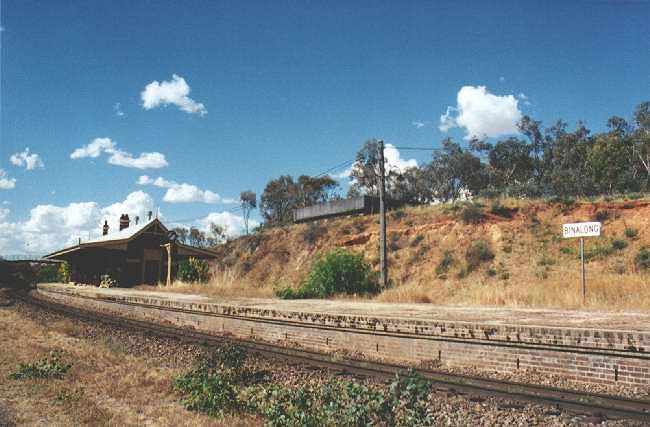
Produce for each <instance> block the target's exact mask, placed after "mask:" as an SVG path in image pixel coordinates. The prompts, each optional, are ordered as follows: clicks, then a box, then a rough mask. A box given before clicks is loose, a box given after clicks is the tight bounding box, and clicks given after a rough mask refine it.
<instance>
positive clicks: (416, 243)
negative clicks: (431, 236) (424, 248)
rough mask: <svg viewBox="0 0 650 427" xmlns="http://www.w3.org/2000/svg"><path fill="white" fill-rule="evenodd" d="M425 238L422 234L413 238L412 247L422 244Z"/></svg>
mask: <svg viewBox="0 0 650 427" xmlns="http://www.w3.org/2000/svg"><path fill="white" fill-rule="evenodd" d="M423 240H424V236H423V235H422V234H418V235H416V236H415V237H414V238H413V240H411V247H413V248H414V247H416V246H417V245H419V244H420V242H422V241H423Z"/></svg>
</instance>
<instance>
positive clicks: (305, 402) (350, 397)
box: [256, 372, 433, 427]
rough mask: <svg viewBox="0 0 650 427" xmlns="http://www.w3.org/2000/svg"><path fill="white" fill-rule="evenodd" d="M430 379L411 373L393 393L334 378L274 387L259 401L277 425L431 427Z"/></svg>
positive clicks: (269, 422) (392, 388) (391, 389)
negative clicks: (313, 383)
mask: <svg viewBox="0 0 650 427" xmlns="http://www.w3.org/2000/svg"><path fill="white" fill-rule="evenodd" d="M429 387H430V386H429V383H428V382H427V381H426V380H424V379H422V378H421V377H420V376H419V375H417V374H415V373H413V372H409V374H407V375H406V376H403V377H402V376H398V377H397V378H396V380H395V381H393V382H392V384H391V385H390V387H389V389H388V390H387V392H386V391H385V390H382V389H380V388H377V387H370V386H365V385H360V384H356V383H354V382H349V381H342V380H333V381H330V382H328V383H325V384H322V385H319V386H313V387H310V386H308V387H291V388H289V387H282V386H278V385H272V386H270V387H268V388H266V389H264V390H263V393H262V394H261V395H259V396H257V399H256V402H257V403H256V405H257V407H258V412H260V413H261V414H262V415H263V416H264V418H265V419H266V425H267V426H271V427H280V426H283V427H286V426H292V427H293V426H295V427H298V426H307V427H312V426H313V427H316V426H367V425H387V426H399V427H402V426H404V427H406V426H414V425H415V426H428V425H432V424H433V419H432V414H431V413H429V411H428V410H427V407H428V395H429V390H430V388H429Z"/></svg>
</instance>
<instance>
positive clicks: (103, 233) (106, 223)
mask: <svg viewBox="0 0 650 427" xmlns="http://www.w3.org/2000/svg"><path fill="white" fill-rule="evenodd" d="M107 234H108V221H106V220H104V227H102V236H105V235H107Z"/></svg>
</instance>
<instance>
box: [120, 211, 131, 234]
mask: <svg viewBox="0 0 650 427" xmlns="http://www.w3.org/2000/svg"><path fill="white" fill-rule="evenodd" d="M130 222H131V220H129V215H128V214H122V215H121V216H120V231H122V230H124V229H125V228H129V223H130Z"/></svg>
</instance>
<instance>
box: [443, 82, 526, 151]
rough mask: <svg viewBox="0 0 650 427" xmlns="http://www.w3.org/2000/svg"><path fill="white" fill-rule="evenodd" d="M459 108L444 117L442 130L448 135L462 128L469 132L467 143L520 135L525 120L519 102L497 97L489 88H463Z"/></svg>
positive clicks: (509, 97) (507, 97)
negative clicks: (473, 140)
mask: <svg viewBox="0 0 650 427" xmlns="http://www.w3.org/2000/svg"><path fill="white" fill-rule="evenodd" d="M456 101H457V105H456V107H447V112H446V113H445V114H443V115H441V116H440V125H439V129H440V130H441V131H442V132H447V131H448V130H449V129H451V128H454V127H458V128H462V129H464V130H465V139H470V138H473V137H478V138H483V137H498V136H501V135H508V134H516V133H518V132H519V131H518V129H517V123H518V122H519V120H521V117H522V113H521V111H520V110H519V106H518V103H519V101H517V98H516V97H515V96H513V95H504V96H498V95H494V94H492V93H490V92H488V90H487V89H486V88H485V86H476V87H474V86H463V87H462V88H461V89H460V90H459V91H458V95H457V97H456Z"/></svg>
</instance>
